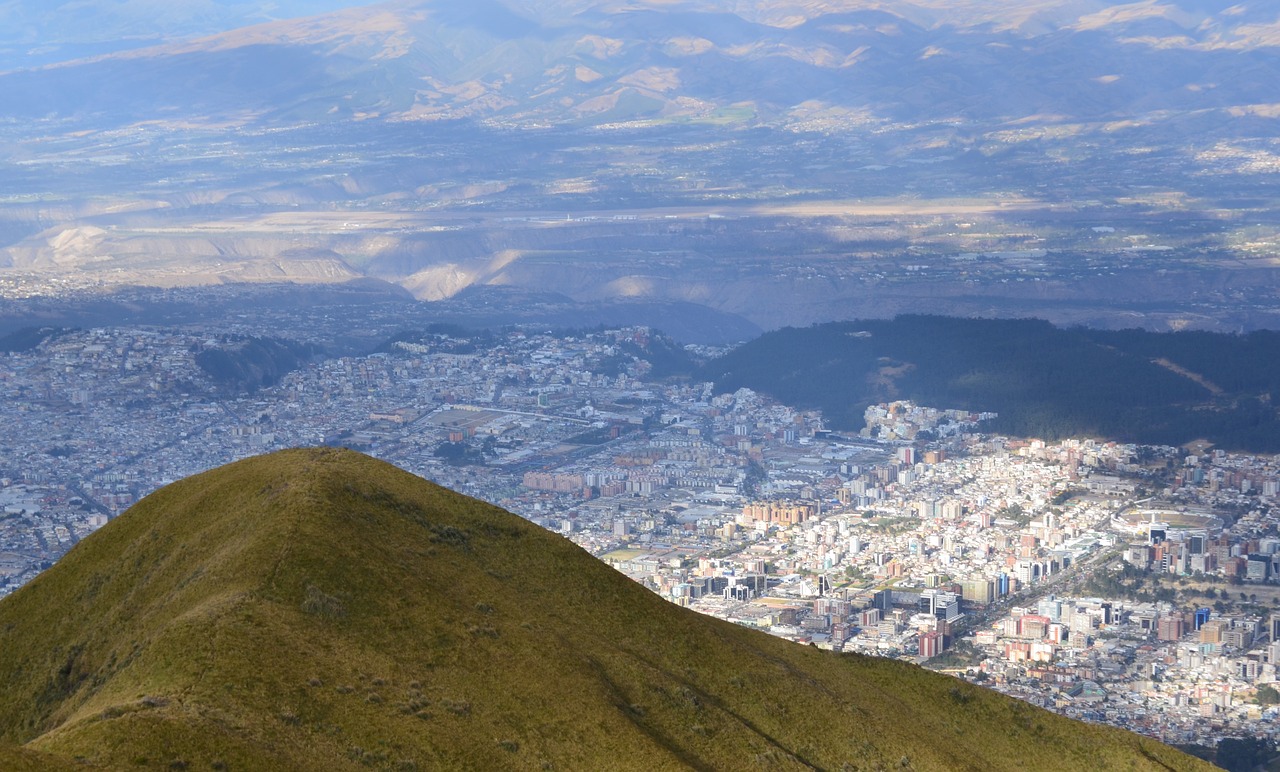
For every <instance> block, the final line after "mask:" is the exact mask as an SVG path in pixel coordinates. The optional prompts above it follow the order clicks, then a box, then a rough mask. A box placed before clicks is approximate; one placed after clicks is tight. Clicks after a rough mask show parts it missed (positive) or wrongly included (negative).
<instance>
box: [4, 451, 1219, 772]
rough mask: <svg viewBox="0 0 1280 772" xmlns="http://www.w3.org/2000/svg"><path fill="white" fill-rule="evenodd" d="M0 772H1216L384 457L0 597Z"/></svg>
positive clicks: (257, 474)
mask: <svg viewBox="0 0 1280 772" xmlns="http://www.w3.org/2000/svg"><path fill="white" fill-rule="evenodd" d="M0 650H3V652H4V656H3V657H0V766H3V767H4V768H5V769H58V768H67V769H70V768H76V769H86V768H87V769H94V768H111V769H117V768H125V767H128V768H135V767H143V768H167V769H233V770H234V769H359V768H364V767H373V768H376V769H397V770H408V769H427V768H449V769H460V768H468V769H482V768H483V769H645V770H653V769H750V768H756V767H766V768H781V769H801V768H805V769H815V768H818V769H867V770H870V769H890V768H901V769H920V770H925V769H939V770H941V769H945V770H959V769H973V770H978V769H982V770H990V769H1015V768H1035V769H1082V768H1089V769H1202V768H1203V769H1208V768H1209V767H1208V766H1207V765H1205V764H1204V763H1203V762H1199V761H1198V760H1196V759H1193V758H1191V757H1189V756H1185V755H1183V754H1182V753H1180V752H1178V751H1176V750H1174V749H1173V748H1170V747H1168V746H1164V745H1161V744H1160V743H1158V742H1155V741H1153V740H1150V739H1147V738H1143V737H1140V736H1138V735H1136V734H1131V733H1128V732H1125V731H1123V730H1120V729H1115V728H1111V727H1104V726H1098V725H1089V724H1084V723H1079V722H1075V721H1072V720H1069V719H1065V718H1062V717H1059V716H1056V715H1053V714H1050V713H1048V712H1046V711H1044V710H1041V709H1039V708H1035V707H1032V706H1030V705H1028V704H1026V703H1023V702H1020V701H1017V700H1014V699H1011V698H1008V697H1005V696H1003V695H1000V694H998V693H995V692H991V691H987V690H985V689H981V688H979V687H976V686H973V685H971V684H967V683H964V682H962V681H959V680H957V679H954V678H950V677H947V676H943V675H939V674H934V673H931V672H928V671H925V670H922V669H920V668H917V667H914V666H910V665H907V664H904V663H900V662H896V661H891V660H881V659H874V658H864V657H861V656H849V655H839V654H834V653H831V652H828V651H822V650H819V649H816V648H812V647H803V646H798V645H796V644H793V643H790V642H787V641H783V640H781V639H777V638H773V637H771V636H769V635H766V634H765V633H763V632H758V631H751V630H747V629H744V628H742V627H738V626H736V625H733V624H729V623H726V622H722V621H718V620H715V619H711V618H707V617H703V616H700V615H698V614H696V613H693V612H691V611H687V610H683V609H680V608H678V607H676V606H675V605H672V604H670V603H668V602H666V601H664V600H661V599H660V598H658V597H657V596H656V595H654V594H652V593H650V592H649V591H647V590H645V589H644V588H642V587H641V586H639V585H637V584H635V583H633V582H631V581H630V580H629V579H627V578H625V577H624V576H622V575H621V574H619V573H617V572H615V571H613V569H611V568H609V567H607V566H605V565H604V564H603V563H600V562H599V561H596V560H595V559H594V558H592V557H591V556H590V555H588V554H587V553H586V552H584V551H582V550H581V549H579V548H578V547H576V546H574V545H573V544H571V543H569V542H568V541H566V540H565V539H563V538H562V537H560V536H558V535H555V534H552V533H550V532H547V531H544V530H542V529H540V528H538V527H536V526H534V525H532V524H530V523H528V522H526V521H524V520H521V519H520V518H518V517H516V516H514V515H511V514H509V513H506V512H503V511H501V510H499V509H497V508H495V507H493V506H490V505H487V504H484V503H481V502H478V501H475V500H472V499H468V498H466V497H463V496H460V495H458V494H455V493H452V492H450V491H448V490H445V489H442V488H439V487H437V486H435V485H433V484H431V483H429V482H427V481H425V480H422V479H420V478H417V477H414V476H413V475H410V474H408V473H406V472H403V471H401V470H399V469H396V468H395V467H392V466H390V465H389V464H386V463H384V462H380V461H376V460H374V459H371V458H369V457H366V456H362V455H359V454H356V453H354V452H352V451H345V450H337V449H314V450H305V449H303V450H291V451H284V452H280V453H276V454H273V455H269V456H263V457H258V458H254V459H249V460H245V461H240V462H236V463H234V464H231V465H228V466H225V467H222V468H219V469H215V470H213V471H210V472H206V473H203V474H200V475H197V476H195V477H191V478H188V479H186V480H183V481H180V482H178V483H175V484H173V485H170V486H168V487H165V488H163V489H161V490H159V491H157V492H156V493H154V494H152V495H151V496H149V497H147V498H146V499H144V500H143V501H141V502H139V503H138V504H137V505H136V506H134V507H133V508H132V509H130V510H129V511H127V512H126V513H124V514H123V515H121V516H120V517H119V518H117V519H115V520H113V521H112V522H110V523H109V524H107V525H106V526H105V527H104V528H102V529H101V530H100V531H99V532H97V533H95V534H94V535H92V536H91V537H89V538H87V539H85V540H84V541H83V542H82V543H81V544H79V545H78V546H77V547H76V548H75V549H73V550H72V551H71V552H70V553H69V554H68V555H67V556H66V557H65V558H63V559H62V560H61V561H60V562H59V563H57V564H56V565H55V566H54V567H53V568H51V569H49V570H48V571H46V572H45V573H44V574H42V575H41V576H39V577H38V578H36V579H35V580H34V581H32V582H31V583H29V584H28V585H26V586H25V587H23V588H22V589H21V590H19V591H18V592H16V593H14V594H13V595H11V596H9V597H7V598H5V599H4V600H3V601H0Z"/></svg>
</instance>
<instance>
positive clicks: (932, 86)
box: [0, 1, 1280, 330]
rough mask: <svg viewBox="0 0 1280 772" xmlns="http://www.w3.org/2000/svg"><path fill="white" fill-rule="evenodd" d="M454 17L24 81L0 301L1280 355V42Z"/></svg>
mask: <svg viewBox="0 0 1280 772" xmlns="http://www.w3.org/2000/svg"><path fill="white" fill-rule="evenodd" d="M19 5H20V4H14V7H19ZM22 7H25V6H22ZM288 7H290V6H284V7H282V9H281V10H285V9H287V8H288ZM315 8H316V10H327V9H325V8H323V7H322V6H315ZM467 8H468V9H469V10H467V11H466V12H463V11H462V10H460V7H459V6H456V5H455V4H451V3H443V2H441V3H432V2H394V3H383V4H376V5H369V6H362V7H356V8H349V9H345V10H341V11H333V12H331V13H321V14H320V15H316V16H310V17H307V18H302V19H282V20H277V21H270V22H265V23H263V24H259V25H256V26H248V27H239V28H230V29H225V30H221V28H218V29H215V27H216V26H217V25H216V24H214V22H215V21H217V20H221V22H220V23H221V24H222V25H223V26H224V27H226V26H228V25H231V24H234V23H235V22H236V20H238V19H241V18H242V17H241V16H234V15H228V14H230V13H231V9H232V7H231V6H228V7H227V9H226V13H224V14H223V15H221V16H218V17H217V18H216V19H213V18H211V19H210V20H209V21H208V24H207V25H206V26H205V27H204V28H201V29H200V30H197V31H210V32H215V33H216V34H212V35H210V36H206V37H190V36H189V35H188V36H182V34H181V33H182V32H183V31H184V30H186V29H187V28H185V27H182V25H177V26H165V24H166V21H165V19H166V17H160V18H157V19H156V20H155V21H154V26H155V30H156V35H158V36H161V37H165V38H166V39H165V40H164V41H163V42H159V43H157V44H156V45H152V46H149V47H144V48H130V49H129V50H119V51H115V52H106V53H102V54H99V55H97V56H92V57H85V58H78V59H77V58H72V59H69V60H65V61H59V62H56V63H50V62H46V61H44V60H42V59H40V58H39V57H36V56H35V55H34V54H33V55H32V58H29V59H26V60H14V63H13V65H12V66H13V68H12V69H10V70H9V71H8V72H6V73H4V74H3V75H0V96H3V98H4V101H5V104H6V113H5V116H6V118H7V122H6V123H5V124H4V125H3V126H0V141H2V142H3V145H2V147H3V148H4V151H3V161H2V165H0V175H3V179H4V180H5V190H4V192H5V197H4V200H3V205H2V206H0V244H2V245H3V246H2V248H0V264H3V265H4V266H6V267H5V268H4V270H3V272H2V273H0V286H3V287H5V288H6V289H5V294H6V295H9V296H14V295H20V294H32V293H37V294H49V293H52V292H65V291H68V290H75V289H91V288H100V287H112V286H120V285H128V284H142V285H154V286H178V285H190V284H207V283H226V282H246V281H249V282H263V281H290V282H341V281H347V280H350V279H353V278H357V277H374V278H377V279H381V280H384V281H388V282H391V283H394V284H397V285H399V286H401V287H404V288H405V289H407V290H408V291H409V292H411V293H412V294H413V295H414V296H415V297H417V298H420V299H423V300H428V301H434V300H439V299H443V298H449V297H452V296H454V295H456V294H457V293H458V292H460V291H462V290H464V289H466V288H468V287H474V286H478V285H479V286H506V287H518V288H522V289H527V290H534V291H553V292H556V293H560V294H562V295H565V296H567V297H569V298H571V299H572V300H574V301H579V302H600V301H613V300H617V299H636V298H643V299H648V300H680V301H685V302H690V303H696V304H700V305H704V306H707V307H709V308H711V309H714V310H715V311H717V312H720V313H726V314H732V315H735V316H740V317H743V318H745V319H746V320H747V321H748V322H750V323H751V324H753V325H755V326H757V327H759V328H763V329H772V328H775V327H778V326H782V325H787V324H793V325H796V324H798V325H804V324H809V323H813V322H819V321H829V320H836V319H849V318H866V317H886V316H892V315H893V314H895V313H900V312H919V311H924V312H930V313H949V314H959V315H983V316H1038V317H1041V318H1047V319H1050V320H1052V321H1056V322H1060V323H1082V324H1088V325H1092V326H1104V327H1124V326H1145V327H1149V328H1152V329H1177V328H1184V327H1199V328H1209V329H1227V330H1235V329H1240V328H1246V329H1253V328H1258V327H1266V326H1269V325H1272V324H1273V323H1274V321H1275V320H1274V318H1273V315H1274V309H1273V307H1274V305H1275V293H1276V280H1275V276H1276V266H1275V265H1274V250H1275V246H1276V243H1277V239H1278V238H1280V235H1278V234H1280V223H1278V222H1277V220H1276V216H1275V211H1276V208H1275V202H1276V199H1275V192H1274V190H1275V185H1274V182H1275V179H1276V172H1277V171H1278V170H1280V161H1277V158H1278V157H1280V156H1278V155H1277V153H1278V152H1280V151H1278V150H1277V147H1276V145H1275V139H1274V136H1273V135H1274V123H1275V121H1276V120H1277V118H1276V116H1277V115H1278V114H1280V107H1278V106H1280V85H1277V84H1280V77H1278V76H1280V73H1278V72H1277V71H1276V70H1277V67H1276V59H1275V57H1274V56H1273V55H1272V54H1271V52H1272V50H1273V49H1271V48H1270V46H1271V45H1272V40H1273V38H1274V37H1275V36H1276V35H1277V34H1280V33H1277V28H1276V27H1275V24H1276V20H1275V19H1274V18H1272V16H1273V15H1274V14H1272V15H1270V16H1269V15H1268V13H1269V12H1268V11H1266V10H1265V8H1263V7H1261V6H1256V7H1255V6H1251V5H1248V4H1246V5H1231V4H1228V3H1207V4H1205V3H1201V4H1197V5H1196V6H1194V7H1191V6H1189V5H1188V6H1187V7H1183V6H1180V5H1178V4H1176V3H1166V4H1155V3H1150V4H1139V5H1133V6H1111V5H1108V4H1106V3H1060V2H1047V3H1041V4H1038V5H1035V6H1031V7H1026V6H1023V5H1020V4H1013V3H983V4H976V5H964V6H958V7H957V6H955V4H941V3H895V4H894V5H893V6H891V7H888V6H885V7H882V6H879V5H875V4H872V3H859V2H846V3H822V4H804V5H800V4H794V5H788V4H785V3H784V4H768V5H765V6H755V5H750V6H748V5H743V6H732V5H729V4H720V3H710V2H706V3H696V2H695V3H683V4H675V5H671V4H654V5H646V4H644V3H637V4H632V5H629V6H626V7H616V8H615V7H612V6H608V5H604V4H593V3H580V4H567V3H554V4H552V3H546V4H540V5H539V4H511V5H510V6H506V5H502V4H501V3H498V2H496V1H495V2H490V3H487V4H484V3H482V4H468V5H467ZM102 12H103V13H107V11H106V10H105V6H104V10H103V11H102ZM32 13H34V12H32V11H30V10H28V15H31V14H32ZM115 13H117V14H123V13H126V11H124V10H118V11H115ZM117 21H118V22H119V23H121V24H123V23H126V22H128V21H130V20H129V19H120V18H118V19H117ZM131 23H134V24H143V22H142V21H139V20H137V19H133V20H132V22H131ZM219 30H221V31H219ZM67 34H69V35H72V36H73V37H74V36H75V35H77V34H79V35H87V34H88V32H80V33H77V32H76V30H75V29H74V28H72V29H69V30H68V31H67ZM85 39H88V38H85ZM72 42H74V40H73V41H72Z"/></svg>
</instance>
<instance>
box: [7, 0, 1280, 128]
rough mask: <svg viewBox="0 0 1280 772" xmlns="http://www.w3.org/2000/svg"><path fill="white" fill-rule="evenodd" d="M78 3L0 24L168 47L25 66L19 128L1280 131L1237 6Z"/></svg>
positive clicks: (1063, 0)
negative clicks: (329, 124)
mask: <svg viewBox="0 0 1280 772" xmlns="http://www.w3.org/2000/svg"><path fill="white" fill-rule="evenodd" d="M72 5H73V4H70V3H66V4H63V6H62V7H60V8H56V9H50V8H48V7H47V6H46V5H43V4H36V3H34V2H25V3H24V2H10V3H6V4H5V5H4V6H0V18H8V19H16V20H18V21H19V23H18V24H15V25H12V26H11V27H9V29H10V32H9V33H8V35H7V36H6V37H7V40H6V39H5V38H0V45H3V44H5V43H7V44H8V46H9V47H10V48H13V47H14V45H15V44H16V42H17V41H29V42H35V41H37V40H39V41H42V42H47V41H48V40H49V39H50V35H51V30H56V31H57V33H59V34H56V35H52V39H53V40H54V41H55V42H56V41H58V40H61V39H67V40H68V43H69V44H70V43H82V44H88V43H90V42H93V41H96V40H102V39H117V40H118V39H133V38H137V37H139V36H141V37H142V38H151V37H154V38H162V39H164V40H165V42H162V43H159V44H157V45H153V46H145V47H141V48H130V49H129V50H123V51H113V52H108V53H104V54H100V55H97V56H91V57H82V58H69V57H67V58H63V59H60V60H58V61H56V62H49V61H46V60H45V58H44V57H41V56H37V55H32V56H31V57H28V58H25V59H21V58H19V59H15V58H14V57H13V56H12V55H11V56H10V57H9V60H10V62H11V65H10V66H11V71H10V72H7V73H5V74H4V75H3V76H0V95H3V97H4V101H5V105H6V116H7V117H9V118H10V119H20V120H27V119H31V118H39V119H45V118H50V117H56V118H60V119H66V120H70V121H72V122H75V123H80V124H85V123H88V124H92V125H94V126H97V127H101V126H104V125H129V124H131V123H135V122H143V121H182V122H186V123H192V122H195V123H200V122H204V123H208V124H212V125H221V124H225V123H226V122H233V123H238V124H242V123H256V122H265V123H268V124H292V123H297V122H300V121H325V120H332V119H333V118H335V117H344V118H352V119H360V120H369V119H375V118H378V119H384V120H413V121H418V120H445V119H463V118H474V119H487V120H494V121H499V122H502V123H506V124H511V125H521V126H540V125H547V124H566V123H569V124H572V123H589V124H600V123H609V122H616V121H626V120H632V119H637V118H646V119H661V120H711V121H724V122H731V123H745V124H748V125H751V124H769V125H785V126H790V127H793V128H804V127H812V126H836V127H842V128H855V127H864V128H871V127H875V126H877V125H881V126H883V125H884V124H887V123H902V122H921V121H923V122H933V123H944V124H946V123H949V124H952V125H954V126H955V127H956V128H957V129H958V130H961V131H962V130H963V129H964V128H965V127H967V126H972V125H974V124H980V125H984V126H988V127H989V126H991V125H993V124H997V123H1008V129H1009V131H1013V132H1017V131H1019V130H1020V129H1029V130H1032V131H1035V128H1034V127H1038V126H1043V125H1070V126H1075V127H1076V128H1075V129H1074V130H1075V131H1080V130H1081V127H1080V124H1085V125H1086V127H1087V128H1088V129H1090V130H1092V129H1103V128H1107V129H1108V130H1116V129H1119V128H1124V127H1128V126H1131V125H1134V124H1136V125H1150V124H1159V123H1164V122H1168V121H1175V122H1186V121H1190V122H1192V123H1193V124H1194V125H1198V126H1208V125H1214V126H1217V127H1218V129H1219V130H1223V131H1228V133H1230V131H1229V130H1228V129H1227V125H1229V124H1235V123H1240V122H1242V121H1243V122H1247V119H1253V118H1259V117H1261V118H1262V119H1265V120H1268V121H1269V120H1270V119H1272V118H1274V117H1275V116H1276V115H1277V113H1280V77H1277V65H1276V58H1275V56H1274V53H1273V52H1274V46H1275V45H1277V43H1280V21H1278V20H1277V19H1276V18H1275V14H1274V13H1273V12H1270V11H1268V10H1267V9H1266V8H1265V7H1264V6H1263V5H1262V4H1254V3H1246V4H1239V3H1233V2H1229V1H1228V0H1170V1H1169V2H1155V0H1148V1H1147V2H1140V3H1130V4H1123V5H1117V4H1114V3H1108V2H1100V1H1099V0H1045V1H1044V2H1038V3H1030V4H1028V3H1015V2H1010V1H1009V0H999V1H998V2H971V3H944V2H939V1H938V0H908V1H906V2H894V3H886V2H879V1H878V0H829V1H828V2H798V1H794V0H793V1H790V2H770V3H747V2H726V1H722V0H684V1H683V2H657V1H656V0H631V1H630V2H612V1H602V0H570V1H568V2H530V3H519V2H514V1H513V0H476V2H468V3H457V2H446V1H445V0H425V1H424V0H395V1H394V2H385V3H380V4H374V5H367V6H361V7H354V8H345V9H341V10H336V11H331V12H329V13H323V14H319V15H314V16H308V17H305V18H301V19H297V18H284V19H279V20H274V21H267V22H264V23H261V24H254V25H250V26H241V27H236V28H234V29H224V30H223V31H218V32H216V34H212V35H207V36H203V37H199V36H196V37H192V36H190V35H188V36H185V37H184V36H182V35H181V34H180V33H182V32H185V31H193V30H194V31H199V30H205V29H219V28H226V27H229V26H231V25H234V24H236V23H237V22H247V21H249V20H250V19H252V18H254V16H255V14H254V13H251V12H250V8H251V4H248V3H243V2H240V3H236V2H224V3H204V4H200V5H190V4H182V5H180V6H171V5H166V4H158V5H160V6H162V7H163V8H165V9H166V10H165V11H164V12H163V13H151V12H152V11H154V6H155V5H157V4H152V3H141V2H135V3H127V4H117V3H106V2H82V3H75V4H74V6H75V11H74V12H71V10H70V8H71V6H72ZM334 5H336V3H332V2H330V3H311V4H309V5H308V4H304V3H300V2H294V3H277V4H274V5H273V6H269V7H274V8H275V9H276V13H277V14H279V15H288V14H290V13H297V12H299V11H301V10H302V9H304V8H307V9H312V10H317V11H318V10H329V9H331V8H332V7H333V6H334ZM38 9H39V10H38ZM130 9H131V11H132V12H130ZM196 9H199V11H197V10H196ZM144 13H146V14H147V15H146V16H144V15H143V14H144ZM258 15H262V14H261V11H259V13H258ZM103 20H105V23H103ZM124 29H128V30H131V31H132V34H131V35H126V33H125V32H124V31H123V30H124ZM55 50H60V49H55ZM68 50H74V49H68ZM1095 124H1096V125H1095Z"/></svg>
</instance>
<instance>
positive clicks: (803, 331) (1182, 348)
mask: <svg viewBox="0 0 1280 772" xmlns="http://www.w3.org/2000/svg"><path fill="white" fill-rule="evenodd" d="M697 377H699V378H701V379H705V380H711V381H715V383H716V386H717V388H718V389H720V390H722V391H734V390H736V389H738V388H741V387H743V386H746V387H749V388H751V389H754V390H756V391H760V392H764V393H766V394H770V395H772V396H774V397H775V398H777V399H779V400H781V401H783V402H786V403H788V404H791V405H795V406H797V407H802V408H818V409H821V410H822V411H823V414H824V415H825V416H826V418H827V419H828V420H829V421H830V422H831V425H832V426H833V427H835V428H838V429H852V430H857V429H861V428H862V426H863V411H864V410H865V409H866V407H867V405H870V404H874V403H877V402H886V401H890V400H896V399H910V400H913V401H915V402H917V403H919V404H922V405H928V406H931V407H939V408H960V409H964V410H972V411H976V412H997V413H999V414H1000V415H999V418H997V419H995V420H993V421H991V422H989V423H988V424H987V429H988V430H989V431H995V432H1001V433H1004V434H1012V435H1019V436H1028V437H1040V438H1043V439H1047V440H1055V439H1061V438H1063V437H1077V436H1092V437H1103V438H1107V439H1113V440H1119V441H1122V442H1138V443H1147V444H1165V445H1181V444H1184V443H1187V442H1190V441H1192V440H1196V439H1201V438H1205V439H1208V440H1210V441H1211V442H1213V443H1215V444H1217V445H1219V446H1222V447H1224V448H1229V449H1236V450H1248V451H1255V452H1268V453H1274V452H1277V451H1280V413H1278V412H1277V409H1276V406H1277V405H1280V334H1278V333H1275V332H1269V331H1258V332H1253V333H1250V334H1248V335H1227V334H1221V333H1208V332H1179V333H1154V332H1146V331H1144V330H1117V331H1101V330H1086V329H1079V328H1073V329H1062V328H1058V327H1054V326H1053V325H1051V324H1049V323H1048V322H1045V321H1040V320H1037V319H964V318H954V317H945V316H914V315H904V316H899V317H897V318H896V319H868V320H862V321H853V322H833V323H830V324H819V325H814V326H812V327H806V328H785V329H781V330H775V331H773V332H769V333H766V334H765V335H762V336H761V337H759V338H757V339H756V340H753V341H751V342H750V343H748V344H746V345H744V346H741V347H739V348H737V349H735V350H734V351H732V352H730V353H729V354H727V355H725V356H723V357H720V358H719V359H717V360H715V361H712V362H709V363H708V364H707V365H706V366H705V367H704V368H703V369H702V371H701V372H700V373H698V376H697Z"/></svg>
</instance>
